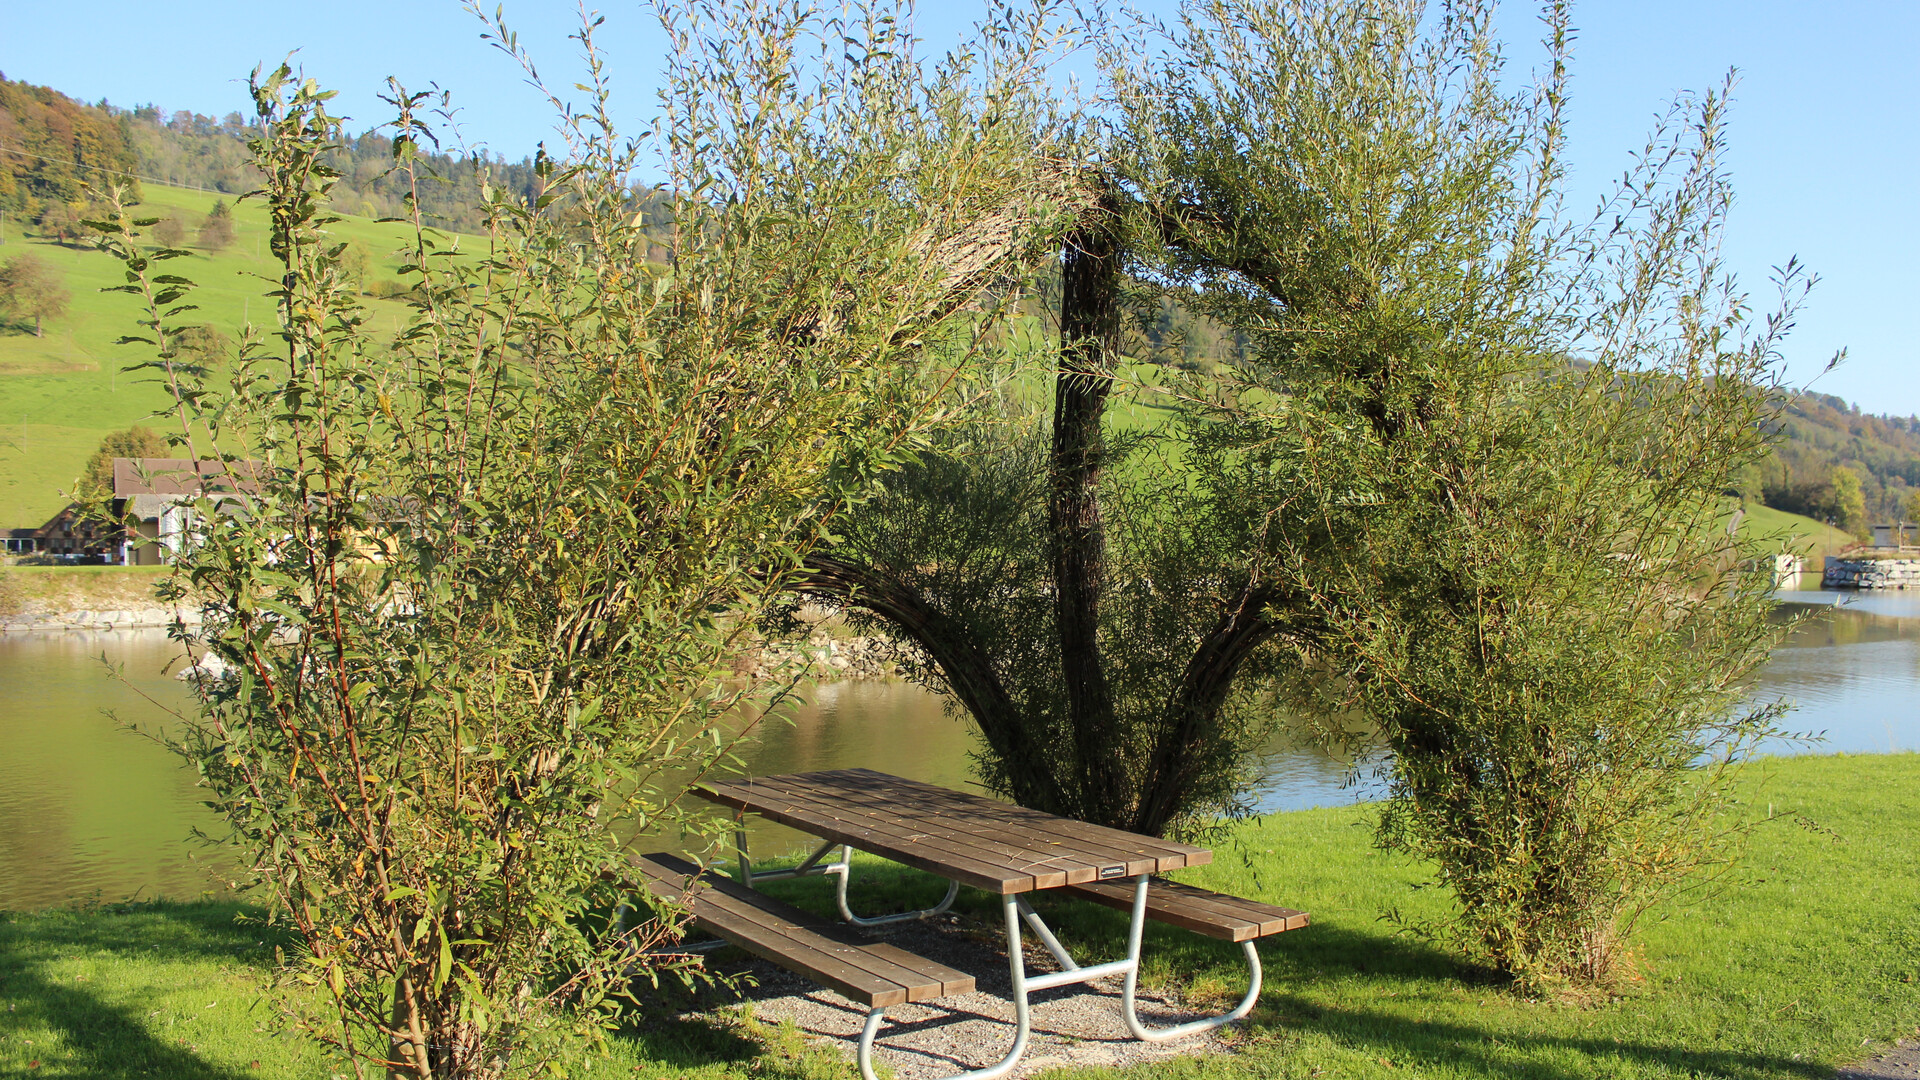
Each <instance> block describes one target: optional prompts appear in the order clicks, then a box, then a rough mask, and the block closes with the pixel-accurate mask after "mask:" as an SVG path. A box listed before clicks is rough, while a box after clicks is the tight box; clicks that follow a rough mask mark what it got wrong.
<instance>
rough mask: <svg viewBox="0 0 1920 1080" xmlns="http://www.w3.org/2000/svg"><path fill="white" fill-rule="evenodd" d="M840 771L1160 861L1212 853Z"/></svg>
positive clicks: (919, 785) (1009, 805) (983, 814)
mask: <svg viewBox="0 0 1920 1080" xmlns="http://www.w3.org/2000/svg"><path fill="white" fill-rule="evenodd" d="M844 773H845V774H849V775H857V776H859V777H861V778H862V779H865V780H867V781H868V782H870V783H883V784H886V785H888V787H889V788H890V789H891V790H901V789H904V788H913V789H917V790H919V791H922V792H934V793H939V794H941V795H943V796H946V797H947V798H948V799H950V800H953V801H954V802H956V803H958V804H961V805H965V806H967V807H968V808H969V809H970V810H971V811H972V812H974V813H975V814H976V815H977V816H980V817H983V818H986V819H989V820H997V821H1005V822H1024V823H1028V824H1031V825H1033V826H1035V827H1039V828H1043V829H1045V830H1046V831H1049V832H1058V833H1067V834H1070V835H1072V836H1075V837H1077V838H1080V839H1083V840H1088V841H1093V842H1097V843H1101V844H1104V845H1107V846H1113V847H1120V848H1123V849H1125V850H1130V851H1138V852H1140V853H1142V854H1150V855H1152V857H1154V858H1157V859H1161V860H1177V859H1181V858H1187V857H1192V856H1200V857H1202V859H1203V860H1205V859H1210V858H1211V856H1212V852H1211V851H1209V850H1207V849H1206V848H1201V847H1195V846H1193V845H1191V844H1182V843H1179V842H1177V841H1173V840H1163V839H1160V838H1158V837H1152V836H1142V835H1140V834H1138V833H1130V832H1126V831H1124V830H1121V829H1113V828H1108V827H1107V826H1104V825H1094V824H1091V823H1089V822H1085V821H1075V820H1074V819H1072V818H1065V817H1060V816H1058V815H1055V814H1048V813H1044V812H1042V811H1039V810H1031V809H1028V808H1027V807H1024V806H1016V805H1014V804H1012V803H1004V802H1000V801H998V800H994V799H988V798H984V797H982V796H979V795H972V794H968V793H966V792H959V791H950V790H948V789H946V788H942V787H937V786H935V785H932V784H922V783H919V782H918V781H913V780H906V779H903V778H901V777H897V776H888V775H887V774H886V773H879V772H874V771H873V770H871V769H849V770H844ZM1188 865H1193V866H1198V865H1202V863H1200V862H1194V863H1189V864H1188Z"/></svg>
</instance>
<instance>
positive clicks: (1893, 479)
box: [0, 73, 1920, 534]
mask: <svg viewBox="0 0 1920 1080" xmlns="http://www.w3.org/2000/svg"><path fill="white" fill-rule="evenodd" d="M252 134H253V128H252V125H251V122H250V121H249V120H247V119H246V118H245V117H243V116H242V115H241V114H240V113H238V112H230V113H228V114H226V115H225V116H224V117H217V118H216V117H212V116H205V115H202V114H199V113H195V112H190V111H187V110H178V111H174V112H167V111H165V110H163V109H161V108H160V107H159V106H157V105H153V104H146V105H138V106H135V107H133V108H121V107H118V106H115V105H112V104H110V103H108V102H106V101H104V100H103V101H99V102H96V103H93V104H87V103H85V102H80V101H76V100H74V99H73V98H70V97H68V96H67V95H65V94H62V93H60V92H59V91H57V90H53V89H50V88H47V87H39V86H32V85H29V84H27V83H22V82H17V81H10V80H8V79H7V78H6V76H5V75H4V73H0V211H5V212H6V213H7V214H8V215H10V216H11V217H12V218H13V220H15V221H17V222H20V223H22V224H24V225H25V226H26V227H27V228H28V229H29V230H30V231H32V232H35V233H37V234H38V235H40V236H46V237H53V238H56V239H60V240H67V239H69V238H77V236H78V233H79V232H80V231H81V230H80V227H79V222H80V220H81V219H82V218H83V217H85V216H86V215H87V213H88V211H89V206H90V204H91V203H92V202H94V201H95V199H96V195H95V194H94V193H95V192H96V191H97V189H98V187H99V186H101V185H102V184H104V183H106V182H113V181H118V182H121V183H123V184H126V185H128V187H129V190H130V193H131V194H133V195H134V197H135V198H138V197H139V193H140V181H141V179H143V178H144V179H146V180H149V181H154V182H158V183H162V184H166V185H171V186H174V187H184V188H194V189H199V190H201V191H205V192H208V193H212V194H216V195H229V196H238V195H241V194H244V193H245V192H247V191H250V190H252V189H253V188H254V186H255V185H256V183H257V180H258V174H257V173H256V172H255V170H254V168H253V166H252V164H251V162H250V160H249V152H248V149H247V140H248V139H249V138H250V137H251V136H252ZM419 160H420V161H421V162H422V163H423V164H424V166H425V169H426V172H427V173H429V174H431V175H432V176H433V178H434V179H433V182H432V183H430V184H429V185H427V186H426V187H425V188H423V189H422V190H421V192H420V196H419V197H420V204H421V211H422V214H423V216H424V217H425V218H426V220H427V221H428V223H429V224H432V225H434V226H437V227H439V228H442V229H446V230H449V231H454V232H483V231H484V230H485V225H484V221H483V219H482V213H481V211H480V209H479V207H480V202H481V198H480V189H481V184H482V182H483V180H484V181H485V182H486V183H488V184H491V185H492V186H493V187H494V188H496V189H498V190H503V191H505V192H508V193H510V194H513V195H517V196H520V197H523V198H532V197H534V196H535V195H536V194H537V193H538V192H539V190H540V180H539V177H538V176H537V175H536V170H535V165H534V161H533V159H532V158H523V159H522V160H520V161H517V162H510V161H507V160H506V159H504V158H502V157H500V156H498V155H495V156H492V157H482V156H479V155H466V156H463V155H459V154H453V153H443V152H426V153H422V154H421V155H420V157H419ZM392 162H393V141H392V139H391V138H389V137H388V136H387V135H385V134H382V133H381V132H380V131H379V130H378V129H374V130H369V131H366V132H362V133H361V134H359V135H357V136H354V137H352V138H351V139H349V140H347V142H346V143H345V145H343V146H342V147H340V148H339V149H338V150H336V151H335V152H334V153H333V157H332V160H331V161H330V162H329V164H331V165H332V167H333V168H335V169H336V170H338V172H339V173H340V181H339V183H338V185H337V186H336V187H335V188H334V204H335V207H336V209H338V210H339V211H341V212H343V213H347V214H353V215H356V216H361V217H367V218H376V219H377V218H384V217H398V216H401V215H403V214H404V213H405V211H406V205H405V194H406V192H405V187H404V182H403V181H402V180H401V179H400V178H399V177H397V176H395V175H393V174H392V173H391V172H390V169H391V166H392ZM636 195H637V198H638V200H639V201H640V202H641V203H642V204H651V205H647V207H646V208H647V210H648V211H649V212H650V214H654V215H661V211H662V210H663V209H664V208H663V207H662V205H661V202H660V200H659V199H658V197H657V196H654V197H650V193H647V192H637V193H636ZM655 220H656V221H657V222H659V223H660V224H664V217H663V215H661V216H659V217H656V218H655ZM663 239H664V238H663ZM661 256H662V257H664V249H663V250H662V252H661ZM1050 284H1051V286H1052V287H1053V288H1057V287H1058V285H1057V282H1055V283H1046V282H1043V283H1041V285H1040V287H1039V292H1040V293H1041V294H1042V299H1044V294H1046V293H1047V291H1048V289H1049V285H1050ZM1043 306H1044V305H1043ZM6 332H15V333H18V332H31V330H30V328H27V329H23V327H22V326H21V325H14V326H11V327H9V326H5V325H0V333H6ZM1130 337H1131V341H1132V347H1131V348H1130V350H1129V351H1130V352H1132V353H1133V354H1134V355H1136V356H1138V357H1139V358H1140V359H1142V360H1147V361H1150V362H1153V363H1158V364H1167V365H1174V366H1180V367H1185V368H1205V367H1207V366H1209V365H1213V364H1220V363H1232V362H1234V361H1235V360H1237V359H1239V357H1240V356H1241V354H1242V350H1243V349H1244V348H1245V346H1246V343H1245V342H1244V341H1241V340H1238V339H1237V338H1236V337H1235V336H1234V335H1233V334H1232V333H1231V332H1230V331H1228V330H1226V329H1225V328H1224V327H1222V326H1220V325H1219V324H1217V323H1215V322H1213V321H1212V320H1209V319H1206V318H1204V317H1199V316H1195V315H1193V314H1192V313H1189V312H1187V311H1186V310H1184V309H1182V308H1181V307H1180V306H1178V305H1177V304H1174V303H1172V302H1170V301H1167V300H1164V299H1163V300H1161V301H1160V302H1159V304H1158V306H1157V307H1156V308H1155V309H1154V310H1152V311H1149V312H1146V313H1144V314H1142V315H1140V316H1139V317H1138V318H1137V319H1136V321H1135V325H1134V326H1133V329H1132V333H1131V335H1130ZM1778 422H1779V424H1780V427H1781V430H1782V433H1783V435H1784V436H1785V437H1784V438H1783V439H1782V441H1781V443H1780V444H1779V446H1778V448H1777V449H1776V451H1775V453H1774V454H1773V456H1772V457H1771V458H1770V459H1769V460H1768V461H1767V462H1766V463H1765V464H1763V465H1762V466H1759V467H1757V468H1755V469H1752V470H1749V472H1748V474H1747V475H1745V476H1744V477H1742V480H1741V483H1740V486H1739V491H1738V494H1740V495H1741V496H1742V497H1743V498H1745V499H1747V500H1749V501H1751V502H1757V503H1762V504H1764V505H1767V506H1771V507H1774V508H1776V509H1780V510H1785V511H1788V512H1791V513H1795V514H1803V515H1805V516H1807V517H1811V518H1814V519H1817V520H1820V521H1825V522H1829V523H1832V524H1834V525H1836V526H1839V527H1841V528H1844V529H1846V530H1848V531H1851V532H1854V533H1856V534H1864V532H1865V530H1866V528H1867V526H1868V525H1870V524H1872V523H1874V522H1885V521H1895V520H1900V519H1902V518H1905V519H1915V518H1920V417H1916V416H1906V417H1900V416H1877V415H1871V414H1866V413H1862V412H1861V411H1860V408H1859V406H1858V405H1854V404H1850V403H1848V402H1846V401H1844V400H1842V399H1840V398H1838V397H1834V396H1832V395H1827V394H1817V393H1807V394H1803V395H1800V396H1799V397H1798V398H1796V399H1795V400H1793V401H1792V402H1790V403H1789V404H1788V405H1787V406H1786V407H1785V409H1784V410H1783V411H1782V414H1781V416H1780V418H1779V421H1778Z"/></svg>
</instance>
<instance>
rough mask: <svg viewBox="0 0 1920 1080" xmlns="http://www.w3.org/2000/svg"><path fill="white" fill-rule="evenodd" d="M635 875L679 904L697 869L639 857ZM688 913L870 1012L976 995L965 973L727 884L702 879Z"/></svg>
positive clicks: (667, 858) (668, 858) (719, 879)
mask: <svg viewBox="0 0 1920 1080" xmlns="http://www.w3.org/2000/svg"><path fill="white" fill-rule="evenodd" d="M638 867H639V869H640V872H641V873H642V875H644V876H645V877H646V878H647V883H648V886H649V888H652V889H653V890H654V891H656V892H658V893H660V894H662V895H664V896H668V897H671V898H674V899H679V900H682V901H683V902H684V898H685V895H686V894H685V885H686V882H687V881H688V880H689V878H690V877H691V876H692V875H693V874H694V873H695V871H696V869H697V868H696V867H694V866H693V864H691V863H688V862H685V861H684V860H681V859H678V858H675V857H674V856H671V855H648V856H642V857H641V858H640V859H639V860H638ZM691 911H692V914H693V918H694V922H695V924H696V925H698V926H700V927H702V928H704V929H707V930H710V931H712V932H713V933H715V934H718V935H719V936H721V937H723V938H725V939H727V940H728V941H730V942H732V943H733V944H735V945H738V946H740V947H741V948H743V949H746V950H747V951H748V952H751V953H754V954H755V955H757V956H761V957H763V958H765V959H767V960H770V961H772V962H773V963H775V964H778V965H780V966H781V967H785V968H787V969H789V970H792V971H797V972H799V973H801V974H804V975H807V976H809V977H811V978H814V979H816V980H818V981H819V982H821V983H822V984H824V985H826V986H828V987H830V988H832V989H833V990H835V991H836V992H838V993H841V994H844V995H845V996H847V997H849V998H851V999H853V1000H855V1001H859V1002H862V1003H864V1004H866V1005H869V1006H879V1005H898V1004H900V1003H901V1002H905V1001H927V1000H931V999H933V998H937V997H943V996H945V995H947V994H956V993H969V992H971V991H972V990H973V989H974V979H973V976H971V975H968V974H967V973H965V972H963V971H956V970H955V969H953V968H950V967H947V966H946V965H944V964H939V963H936V962H934V961H932V960H928V959H925V958H924V957H919V956H915V955H914V954H912V953H910V952H907V951H905V950H904V949H899V948H896V947H894V946H892V945H886V944H883V943H882V944H876V943H871V942H867V941H865V940H862V939H860V938H859V937H858V936H856V935H854V934H852V933H851V932H850V931H848V930H847V929H846V928H844V927H841V926H839V925H838V924H834V923H829V922H826V921H824V920H822V919H821V918H820V917H819V916H816V915H813V914H810V913H808V912H805V911H802V910H800V909H799V908H796V907H793V906H792V905H789V904H785V903H782V902H781V901H779V900H775V899H773V898H772V897H769V896H766V895H763V894H761V893H757V892H754V891H753V890H751V889H748V888H746V887H745V886H742V885H740V884H738V883H737V882H733V881H730V880H728V879H726V878H722V877H715V876H708V877H705V878H704V879H703V880H702V887H701V888H700V889H698V890H696V891H695V893H694V896H693V901H692V904H691Z"/></svg>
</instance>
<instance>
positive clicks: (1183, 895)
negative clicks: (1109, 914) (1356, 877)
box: [1060, 881, 1309, 941]
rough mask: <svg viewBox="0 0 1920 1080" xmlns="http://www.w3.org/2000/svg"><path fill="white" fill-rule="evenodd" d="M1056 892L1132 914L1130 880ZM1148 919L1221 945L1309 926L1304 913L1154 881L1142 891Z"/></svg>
mask: <svg viewBox="0 0 1920 1080" xmlns="http://www.w3.org/2000/svg"><path fill="white" fill-rule="evenodd" d="M1060 891H1061V892H1063V893H1066V894H1067V895H1069V896H1076V897H1079V898H1080V899H1082V900H1091V901H1093V902H1094V903H1096V904H1105V905H1106V906H1108V907H1110V908H1118V909H1120V910H1121V911H1132V910H1133V882H1131V881H1089V882H1085V883H1084V884H1079V885H1068V886H1066V887H1065V888H1063V889H1061V890H1060ZM1147 917H1148V918H1150V919H1153V920H1154V921H1156V922H1163V923H1166V924H1167V925H1169V926H1177V927H1180V928H1181V929H1183V930H1191V931H1193V932H1194V933H1196V934H1205V935H1206V936H1208V937H1214V938H1219V939H1221V940H1223V941H1252V940H1254V939H1255V938H1263V937H1266V936H1267V935H1269V934H1278V933H1280V932H1281V931H1283V930H1298V929H1299V928H1300V927H1303V926H1305V925H1307V923H1308V921H1309V919H1308V916H1307V913H1306V912H1304V911H1294V910H1293V909H1291V908H1283V907H1275V906H1273V905H1272V904H1263V903H1261V902H1260V901H1258V900H1243V899H1241V898H1240V897H1238V896H1228V895H1226V894H1224V893H1217V892H1210V891H1208V890H1206V889H1200V888H1195V887H1194V886H1192V885H1182V884H1180V883H1179V882H1177V881H1155V882H1154V883H1153V885H1152V886H1151V887H1150V888H1148V889H1147Z"/></svg>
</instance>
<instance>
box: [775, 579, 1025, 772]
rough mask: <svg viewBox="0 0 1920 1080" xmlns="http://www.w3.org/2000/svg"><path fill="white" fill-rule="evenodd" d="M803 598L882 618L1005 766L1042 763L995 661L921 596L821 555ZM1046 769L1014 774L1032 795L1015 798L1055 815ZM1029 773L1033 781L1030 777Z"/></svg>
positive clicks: (898, 583)
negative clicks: (932, 669) (921, 654)
mask: <svg viewBox="0 0 1920 1080" xmlns="http://www.w3.org/2000/svg"><path fill="white" fill-rule="evenodd" d="M800 588H801V590H802V591H803V592H807V593H811V594H814V595H816V596H821V597H825V598H828V599H830V600H832V601H834V602H836V603H840V604H845V605H847V606H849V607H856V608H859V609H861V610H863V611H867V612H871V613H872V614H874V615H877V616H879V617H880V618H882V619H885V620H886V621H887V623H888V625H889V626H891V627H893V629H895V630H896V631H899V632H900V633H901V634H904V635H905V636H906V637H907V638H908V639H910V640H911V641H912V642H913V643H914V644H915V645H918V646H919V647H920V648H921V649H922V650H924V651H925V652H926V654H927V656H928V657H930V658H931V659H932V660H933V662H934V663H935V664H937V665H938V666H939V668H940V675H941V678H942V679H943V680H944V681H945V682H946V684H947V688H948V689H949V690H951V691H953V696H954V697H955V698H956V699H957V700H958V701H959V702H960V704H961V705H962V706H963V707H965V709H966V710H967V712H968V713H969V714H970V715H972V717H973V720H974V723H976V724H978V725H979V727H980V734H981V735H982V736H983V737H984V738H985V739H986V740H987V744H988V745H989V746H991V747H992V748H993V752H994V753H995V754H997V755H999V756H1000V759H1001V760H1002V761H1012V762H1039V761H1041V760H1042V757H1041V755H1040V753H1039V748H1038V747H1036V746H1035V745H1034V743H1033V737H1032V733H1031V732H1030V731H1029V729H1028V727H1027V725H1026V724H1025V723H1024V722H1023V719H1022V717H1021V715H1020V710H1019V707H1018V706H1017V705H1016V704H1015V703H1014V700H1013V697H1012V695H1010V694H1008V693H1007V689H1006V687H1005V686H1004V685H1003V684H1002V683H1001V682H1000V676H999V674H998V673H997V672H995V671H994V667H993V660H992V657H990V656H989V655H988V654H987V653H986V651H985V650H984V649H982V648H981V646H980V643H978V642H976V641H974V640H973V637H972V635H970V634H969V633H968V632H967V630H966V628H965V627H963V626H960V625H958V624H956V623H955V622H954V620H953V619H951V618H949V617H948V616H947V615H946V614H945V613H944V612H942V611H940V609H939V608H937V607H935V606H934V605H933V604H932V603H931V602H929V601H928V600H927V599H926V598H925V597H923V596H921V595H920V593H919V592H918V591H917V590H915V589H913V588H912V587H910V586H908V585H906V584H905V583H903V582H901V581H899V580H897V579H896V578H894V577H893V576H892V575H890V574H887V573H885V572H884V571H882V570H879V569H877V568H875V567H871V566H864V565H861V564H859V563H855V562H851V561H849V560H846V559H842V558H839V557H836V556H834V555H830V554H825V553H819V552H816V553H815V554H813V555H810V556H808V557H807V560H806V564H805V576H804V577H803V578H802V580H801V583H800ZM1042 773H1044V770H1038V769H1028V770H1024V771H1018V770H1016V777H1015V779H1016V782H1022V781H1024V783H1023V786H1026V787H1027V788H1028V790H1024V791H1023V790H1016V791H1014V792H1012V794H1013V796H1014V797H1015V798H1016V799H1018V800H1019V801H1020V803H1021V804H1022V805H1024V806H1031V807H1034V808H1036V809H1042V810H1057V809H1058V808H1060V807H1061V806H1062V802H1061V798H1060V792H1059V790H1058V788H1057V787H1056V788H1053V789H1052V790H1047V788H1046V787H1045V786H1042V785H1047V784H1050V783H1051V782H1052V778H1051V777H1043V776H1041V775H1039V774H1042ZM1029 774H1031V775H1029Z"/></svg>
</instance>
